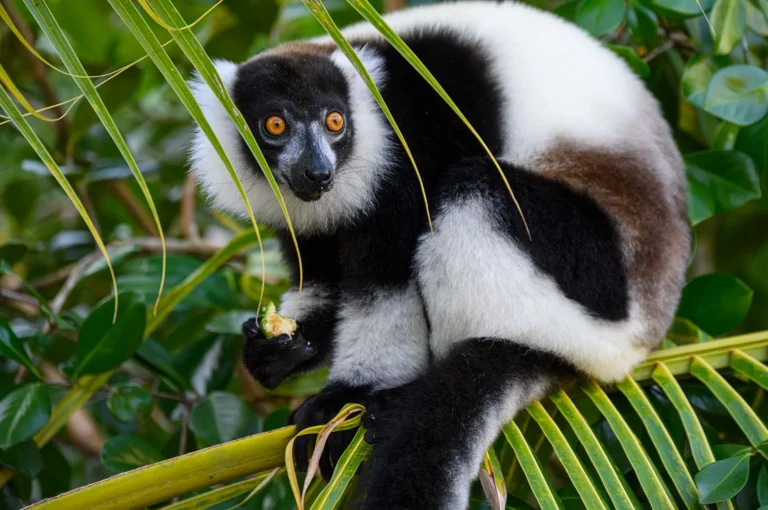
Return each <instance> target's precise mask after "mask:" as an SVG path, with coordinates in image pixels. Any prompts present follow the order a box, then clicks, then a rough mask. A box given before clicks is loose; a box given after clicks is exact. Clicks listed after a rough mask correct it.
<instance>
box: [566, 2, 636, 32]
mask: <svg viewBox="0 0 768 510" xmlns="http://www.w3.org/2000/svg"><path fill="white" fill-rule="evenodd" d="M625 9H626V7H625V5H624V2H623V0H583V1H582V3H581V4H579V6H578V8H577V9H576V22H577V23H578V24H579V26H581V27H583V28H585V29H586V30H587V31H588V32H589V33H590V34H592V35H594V36H599V35H604V34H608V33H610V32H613V31H614V30H616V29H617V28H618V27H619V25H621V22H622V21H624V11H625Z"/></svg>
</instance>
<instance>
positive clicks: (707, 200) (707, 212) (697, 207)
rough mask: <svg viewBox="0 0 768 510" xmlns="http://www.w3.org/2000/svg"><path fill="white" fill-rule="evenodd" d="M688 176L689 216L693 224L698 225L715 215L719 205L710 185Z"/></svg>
mask: <svg viewBox="0 0 768 510" xmlns="http://www.w3.org/2000/svg"><path fill="white" fill-rule="evenodd" d="M687 177H688V218H689V219H690V220H691V224H692V225H698V224H699V223H701V222H702V221H704V220H707V219H709V218H711V217H712V216H714V215H715V213H716V212H717V206H716V205H715V197H714V196H712V192H711V191H710V190H709V187H708V186H707V185H706V184H704V183H702V182H699V181H697V180H695V179H691V178H690V176H687Z"/></svg>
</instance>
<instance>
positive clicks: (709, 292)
mask: <svg viewBox="0 0 768 510" xmlns="http://www.w3.org/2000/svg"><path fill="white" fill-rule="evenodd" d="M752 294H753V292H752V289H750V288H749V287H747V286H746V285H745V284H744V282H742V281H741V280H739V279H737V278H734V277H733V276H730V275H726V274H708V275H704V276H700V277H698V278H695V279H694V280H692V281H690V282H689V283H688V284H687V285H686V286H685V288H684V289H683V295H682V298H681V300H680V306H679V308H678V310H677V314H678V315H679V316H680V317H684V318H686V319H690V320H691V321H692V322H693V323H694V324H696V325H697V326H699V327H700V328H702V329H703V330H704V331H706V332H707V333H709V334H712V335H720V334H722V333H725V332H726V331H728V330H729V329H731V328H733V327H735V326H737V325H738V324H739V323H740V322H741V321H742V320H744V317H746V315H747V313H748V312H749V308H750V306H751V304H752Z"/></svg>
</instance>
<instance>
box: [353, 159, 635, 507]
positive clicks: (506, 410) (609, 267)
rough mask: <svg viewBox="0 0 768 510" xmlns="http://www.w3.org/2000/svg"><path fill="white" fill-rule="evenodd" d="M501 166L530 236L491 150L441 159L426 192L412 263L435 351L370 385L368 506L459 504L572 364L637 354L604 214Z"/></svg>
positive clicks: (580, 366)
mask: <svg viewBox="0 0 768 510" xmlns="http://www.w3.org/2000/svg"><path fill="white" fill-rule="evenodd" d="M504 169H505V172H506V175H507V177H508V179H509V181H510V183H511V185H512V188H513V189H514V191H515V196H516V197H517V199H518V201H519V202H520V205H521V207H522V210H523V212H524V213H525V216H526V219H527V221H528V224H529V226H530V228H531V232H532V235H533V240H532V241H529V240H528V237H527V234H526V232H525V229H524V227H523V225H522V223H521V221H520V219H519V216H518V214H517V212H516V210H515V209H514V205H513V204H512V201H511V199H510V197H509V193H508V192H507V190H506V188H505V187H504V185H503V183H502V182H501V179H500V178H499V177H498V175H496V174H495V173H494V170H493V167H492V166H491V165H490V164H489V163H487V162H480V161H478V162H469V163H466V164H464V165H462V166H458V167H456V168H453V169H450V170H448V171H447V172H446V173H445V174H444V181H443V185H442V189H441V191H440V193H439V194H438V196H437V200H433V203H435V204H436V206H435V210H436V214H435V215H434V227H435V231H434V235H430V234H426V235H424V236H423V237H422V238H421V240H420V243H419V247H418V249H417V253H416V263H415V267H416V273H417V274H418V280H419V284H420V288H421V294H422V295H423V298H424V304H425V307H426V310H427V315H428V318H429V322H430V325H431V337H430V346H431V350H432V352H433V353H434V355H435V358H436V361H435V362H434V363H433V365H432V366H431V368H430V370H429V372H428V373H427V374H426V375H425V376H424V377H422V378H421V379H420V380H418V381H416V382H414V383H411V384H409V385H408V386H406V387H404V388H401V389H399V390H394V391H392V392H389V393H385V394H383V395H381V398H380V397H377V396H376V395H374V396H373V397H372V403H371V405H370V406H369V409H370V412H369V416H368V419H367V420H366V422H367V425H368V426H369V430H370V433H369V435H368V437H369V439H371V440H372V441H373V442H374V447H373V451H372V457H371V460H370V465H369V468H368V469H369V471H368V473H367V476H366V479H367V482H366V485H365V486H364V488H363V490H364V491H365V492H366V493H367V495H368V496H367V498H366V499H365V500H364V503H363V506H364V508H366V509H369V510H370V509H400V508H409V509H410V508H413V509H423V508H439V509H446V510H448V509H451V510H460V509H462V508H465V507H466V505H467V502H468V500H467V498H468V494H469V489H470V484H471V481H472V480H473V479H474V478H475V476H476V474H477V471H478V468H479V463H480V461H481V459H482V455H483V452H484V450H485V449H486V448H488V446H489V445H490V444H491V443H492V441H493V440H494V438H495V437H496V436H497V434H498V432H499V431H500V428H501V426H502V425H503V424H504V423H505V422H506V421H508V420H510V419H512V418H513V416H514V415H515V414H516V413H517V412H518V411H519V410H520V409H521V408H522V407H523V406H525V405H527V404H528V403H530V402H531V401H533V400H535V399H538V398H541V397H543V396H544V395H545V394H546V392H548V391H550V390H551V389H552V388H553V387H554V386H556V385H557V384H560V383H562V382H563V381H565V380H567V379H569V378H572V377H574V376H575V375H576V374H577V373H578V372H579V371H590V370H592V371H591V373H592V375H595V367H597V370H604V373H603V374H602V375H603V376H604V378H611V377H616V376H621V375H623V374H626V372H627V371H628V370H629V369H630V367H631V364H632V363H633V362H636V361H637V358H638V356H637V354H636V350H637V349H636V347H635V345H634V340H635V339H634V337H633V325H635V320H636V319H635V317H634V316H633V314H632V313H631V311H630V310H631V304H630V298H629V293H628V283H627V276H626V271H625V269H624V263H623V258H622V251H621V245H620V243H619V236H618V233H617V229H616V227H615V224H614V222H613V221H612V219H611V218H609V217H608V215H607V214H606V213H604V212H603V211H602V209H601V208H600V207H598V205H597V204H596V203H595V202H594V201H593V200H592V199H590V198H589V197H587V196H586V195H584V194H582V193H578V192H575V191H573V190H572V189H571V188H570V187H568V186H566V185H564V184H561V183H558V182H556V181H554V180H550V179H547V178H544V177H541V176H538V175H535V174H532V173H530V172H527V171H524V170H521V169H518V168H515V167H512V166H510V165H504ZM606 374H607V375H606Z"/></svg>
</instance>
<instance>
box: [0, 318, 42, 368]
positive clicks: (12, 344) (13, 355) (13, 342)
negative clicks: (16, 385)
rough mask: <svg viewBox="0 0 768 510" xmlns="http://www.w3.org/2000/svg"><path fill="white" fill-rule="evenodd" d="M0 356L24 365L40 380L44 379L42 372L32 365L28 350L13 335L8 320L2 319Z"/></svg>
mask: <svg viewBox="0 0 768 510" xmlns="http://www.w3.org/2000/svg"><path fill="white" fill-rule="evenodd" d="M0 355H2V356H4V357H6V358H8V359H10V360H13V361H15V362H16V363H18V364H19V365H24V366H25V367H27V369H29V371H30V372H32V373H33V374H35V376H36V377H37V378H38V379H42V378H43V377H42V376H41V375H40V372H38V371H37V367H35V365H34V363H32V360H31V359H30V357H29V355H28V354H27V351H26V349H24V344H22V343H21V340H19V339H18V338H17V337H16V335H15V334H14V333H13V330H12V329H11V325H10V323H9V322H8V320H7V319H2V318H0Z"/></svg>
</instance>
